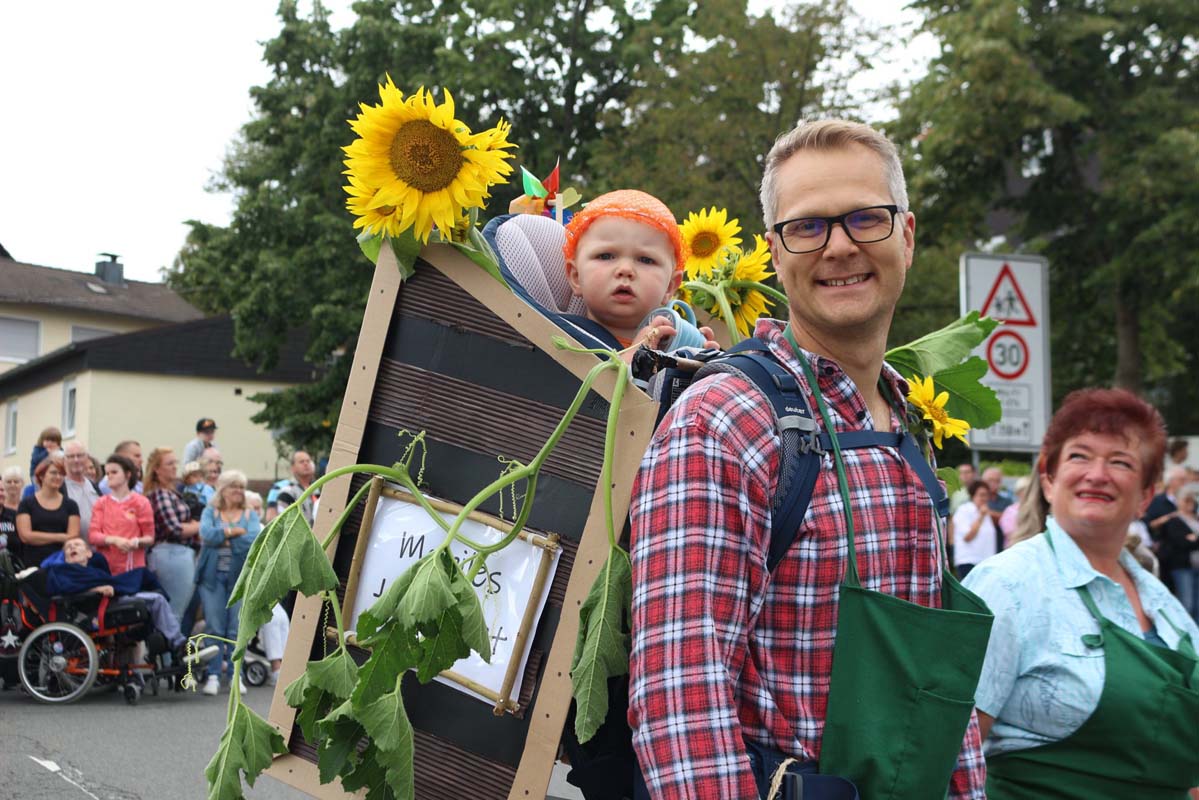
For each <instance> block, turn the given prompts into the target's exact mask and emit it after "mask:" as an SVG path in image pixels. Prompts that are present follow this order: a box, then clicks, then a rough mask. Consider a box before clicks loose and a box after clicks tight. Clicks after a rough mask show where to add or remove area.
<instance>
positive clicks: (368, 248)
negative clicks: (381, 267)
mask: <svg viewBox="0 0 1199 800" xmlns="http://www.w3.org/2000/svg"><path fill="white" fill-rule="evenodd" d="M358 248H359V249H360V250H362V254H363V255H364V256H366V257H367V258H368V259H370V262H371V263H372V264H378V263H379V251H380V250H382V249H383V234H381V233H373V234H372V233H368V232H367V231H363V232H362V233H360V234H358Z"/></svg>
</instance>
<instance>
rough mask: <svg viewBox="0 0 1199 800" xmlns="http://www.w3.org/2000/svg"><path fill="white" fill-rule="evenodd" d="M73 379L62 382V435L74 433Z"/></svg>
mask: <svg viewBox="0 0 1199 800" xmlns="http://www.w3.org/2000/svg"><path fill="white" fill-rule="evenodd" d="M75 398H76V392H75V379H74V378H67V379H66V380H65V381H63V382H62V435H63V436H74V435H75Z"/></svg>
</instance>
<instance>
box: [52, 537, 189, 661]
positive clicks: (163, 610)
mask: <svg viewBox="0 0 1199 800" xmlns="http://www.w3.org/2000/svg"><path fill="white" fill-rule="evenodd" d="M42 569H44V570H45V571H46V588H47V590H48V591H49V593H50V594H51V595H81V594H88V593H94V594H97V595H100V596H101V597H110V598H121V597H133V598H136V599H138V600H141V601H142V602H143V603H145V605H146V610H147V611H148V612H149V614H150V619H151V621H152V622H153V624H154V627H155V628H156V629H157V630H158V632H159V633H160V634H162V636H163V637H164V638H165V639H166V642H167V644H168V645H169V646H170V648H171V650H172V652H173V654H174V656H175V663H177V664H182V663H183V659H184V656H185V652H184V647H185V645H186V640H185V639H184V637H183V634H182V632H181V631H180V629H179V620H178V619H177V618H176V617H175V612H173V611H172V610H171V605H170V603H169V602H168V601H167V598H166V596H165V595H163V594H162V593H161V588H162V587H161V586H159V584H158V581H157V580H156V579H155V578H154V575H153V573H151V572H150V571H149V570H148V569H146V568H145V567H139V568H137V569H131V570H129V571H127V572H122V573H121V574H120V575H113V574H112V572H111V571H110V569H109V567H108V561H107V560H106V559H105V558H104V556H102V555H100V554H99V553H96V552H93V551H92V549H91V547H90V546H89V545H88V543H87V542H86V541H85V540H83V539H78V538H76V539H68V540H67V541H66V542H65V543H64V544H63V546H62V552H61V553H56V554H54V555H52V556H50V557H48V558H46V559H45V560H44V561H43V562H42Z"/></svg>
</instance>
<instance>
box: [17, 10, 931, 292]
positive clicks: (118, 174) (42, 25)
mask: <svg viewBox="0 0 1199 800" xmlns="http://www.w3.org/2000/svg"><path fill="white" fill-rule="evenodd" d="M766 4H767V0H758V2H755V3H754V5H755V6H762V5H766ZM309 5H310V4H309V3H307V2H302V3H301V8H302V9H305V12H306V10H307V8H308V7H309ZM326 5H327V6H328V7H330V8H332V9H333V24H334V27H335V28H339V27H344V26H346V25H348V24H349V23H350V21H351V19H352V15H351V12H349V11H348V10H347V9H348V7H349V0H344V1H343V0H327V2H326ZM856 5H857V6H858V8H859V9H860V10H861V11H862V12H863V13H865V14H868V15H869V16H870V17H872V18H875V19H879V20H881V21H886V22H898V21H900V18H901V15H900V14H899V12H898V11H897V8H898V6H899V5H900V3H898V2H894V0H858V1H857V2H856ZM276 7H277V2H276V0H208V2H205V3H187V4H185V3H175V2H161V0H157V1H152V0H140V1H139V2H133V1H132V0H109V2H106V3H97V2H95V0H60V2H58V3H54V4H44V3H27V2H19V1H18V0H11V1H10V2H0V75H3V76H4V77H3V79H2V80H0V244H2V245H4V247H5V248H6V249H7V250H8V251H9V253H11V254H12V257H13V258H15V259H16V260H18V261H23V262H26V263H32V264H42V265H45V266H51V267H59V268H64V269H75V270H82V271H86V272H91V271H92V270H93V264H94V262H95V261H97V260H99V258H98V256H97V254H98V253H101V252H109V253H117V254H119V255H120V256H121V261H122V262H124V264H125V275H126V277H129V278H134V279H137V280H148V281H156V280H160V276H159V270H160V269H161V268H163V267H165V266H167V265H169V264H170V263H171V262H172V261H173V259H174V257H175V254H176V253H177V252H178V251H179V248H180V247H181V246H182V244H183V240H184V237H185V236H186V234H187V226H186V225H184V221H185V220H187V219H199V220H203V221H205V222H210V223H216V224H225V223H227V222H228V220H229V216H230V213H231V211H232V205H233V204H232V198H231V197H230V196H229V195H222V194H211V193H209V192H206V191H205V186H206V185H207V183H208V181H209V179H210V178H211V177H212V175H213V174H214V173H215V172H216V171H217V170H219V169H220V166H221V160H222V158H223V157H224V154H225V152H226V149H227V148H228V146H229V143H230V142H232V141H233V139H234V137H235V136H236V135H237V132H238V130H239V128H240V127H241V126H242V125H243V124H244V123H245V122H246V121H248V120H249V119H250V115H251V113H252V110H253V108H252V104H251V102H250V96H249V89H250V87H251V86H255V85H258V84H261V83H263V82H265V81H266V80H267V79H268V77H269V75H268V72H267V69H266V67H265V65H264V64H263V63H262V46H261V42H263V41H265V40H267V39H270V38H272V37H273V36H274V35H275V33H276V32H277V30H278V20H277V18H276V17H275V9H276ZM926 50H927V49H926ZM363 99H364V100H369V99H370V98H363ZM347 136H348V129H347ZM347 141H348V139H347ZM329 157H330V158H338V154H337V153H330V154H329Z"/></svg>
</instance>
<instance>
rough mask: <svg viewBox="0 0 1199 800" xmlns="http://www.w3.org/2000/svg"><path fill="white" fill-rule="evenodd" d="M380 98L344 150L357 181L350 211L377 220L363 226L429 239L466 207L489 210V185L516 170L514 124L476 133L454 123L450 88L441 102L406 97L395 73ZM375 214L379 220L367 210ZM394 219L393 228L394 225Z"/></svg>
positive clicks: (423, 94)
mask: <svg viewBox="0 0 1199 800" xmlns="http://www.w3.org/2000/svg"><path fill="white" fill-rule="evenodd" d="M379 99H380V101H381V102H380V104H379V105H377V106H368V105H366V104H365V103H364V104H361V105H360V108H361V109H362V112H361V113H360V114H359V115H358V116H357V118H356V119H354V120H351V121H350V127H351V128H353V130H354V133H356V134H358V137H359V138H357V139H355V140H354V141H353V142H352V143H351V144H350V145H348V146H347V147H345V148H343V149H344V150H345V152H346V155H347V156H348V157H347V158H346V161H345V164H346V167H347V169H346V174H347V175H349V176H350V186H349V187H347V188H346V191H347V192H349V193H350V195H351V198H350V200H349V201H347V207H348V208H349V209H350V211H351V213H354V214H355V215H357V216H359V217H360V218H362V217H368V218H369V219H370V221H369V222H367V223H364V224H363V225H362V227H367V226H371V227H372V228H378V229H380V230H385V231H386V232H387V233H388V235H392V236H394V235H397V234H398V233H401V232H403V231H405V230H407V229H408V228H410V227H411V228H414V230H413V234H414V235H415V236H416V237H417V238H418V239H420V240H421V241H422V242H427V241H428V240H429V234H430V232H431V231H432V230H433V226H434V225H436V226H437V227H438V228H439V229H441V230H444V231H449V230H451V229H452V228H453V227H454V225H455V223H456V222H457V221H458V220H460V219H461V217H462V213H463V211H464V210H465V209H469V208H478V207H481V206H482V205H483V200H484V199H485V198H487V197H488V196H489V194H488V187H490V186H491V185H492V184H495V183H499V182H500V181H501V180H502V179H503V178H504V176H506V175H508V174H509V173H511V172H512V167H511V165H510V164H508V163H507V159H510V158H512V154H511V153H508V152H505V151H506V150H507V149H509V148H512V147H515V145H514V144H512V143H510V142H509V141H508V138H507V137H508V131H509V130H510V127H509V126H508V124H507V123H505V122H502V121H501V122H500V123H499V124H498V125H496V126H495V127H494V128H490V129H488V130H485V131H483V132H482V133H477V134H472V133H471V132H470V128H468V127H467V126H466V125H465V124H464V123H463V122H461V121H459V120H457V119H455V118H454V99H453V97H451V96H450V93H449V91H443V100H442V102H441V104H440V105H438V104H437V103H436V102H434V100H433V95H432V93H430V92H427V91H425V90H424V89H423V88H422V89H420V90H418V91H417V93H416V94H414V95H412V96H411V97H409V98H407V99H405V98H404V94H403V92H401V91H400V90H399V89H397V88H396V86H395V84H394V83H392V81H391V77H390V76H388V77H387V82H386V83H385V84H383V85H381V86H379ZM371 192H373V196H372V197H371V198H370V199H369V200H368V199H366V196H367V193H371ZM388 209H394V210H393V211H388ZM371 211H373V212H375V213H376V215H377V216H371V215H370V214H366V213H364V212H371ZM395 216H398V222H396V223H395V227H394V228H393V227H392V226H391V225H390V224H389V220H390V218H391V217H395ZM378 217H385V218H388V221H381V220H380V219H379V218H378ZM368 229H369V228H368ZM393 230H394V232H393Z"/></svg>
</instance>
